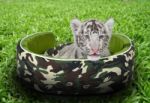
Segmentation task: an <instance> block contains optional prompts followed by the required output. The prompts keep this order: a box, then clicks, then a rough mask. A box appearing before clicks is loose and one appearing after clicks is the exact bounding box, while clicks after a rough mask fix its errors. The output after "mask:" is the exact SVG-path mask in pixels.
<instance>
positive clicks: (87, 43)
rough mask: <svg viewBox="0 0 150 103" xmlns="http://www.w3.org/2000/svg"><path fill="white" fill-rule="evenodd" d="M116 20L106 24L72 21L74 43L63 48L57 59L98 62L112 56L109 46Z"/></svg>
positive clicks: (110, 20)
mask: <svg viewBox="0 0 150 103" xmlns="http://www.w3.org/2000/svg"><path fill="white" fill-rule="evenodd" d="M113 25H114V20H113V19H112V18H111V19H109V20H108V21H106V22H104V23H103V22H100V21H98V20H88V21H84V22H81V21H80V20H78V19H73V20H72V21H71V29H72V31H73V35H74V43H72V44H70V45H67V46H65V47H64V48H62V49H61V50H60V51H59V52H58V54H57V55H55V57H57V58H67V59H90V60H98V59H99V58H100V57H106V56H109V55H110V52H109V49H108V46H109V41H110V39H111V35H112V28H113Z"/></svg>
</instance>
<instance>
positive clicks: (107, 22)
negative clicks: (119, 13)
mask: <svg viewBox="0 0 150 103" xmlns="http://www.w3.org/2000/svg"><path fill="white" fill-rule="evenodd" d="M105 25H106V26H107V27H108V30H109V31H112V28H113V25H114V19H113V18H110V19H109V20H107V21H106V23H105Z"/></svg>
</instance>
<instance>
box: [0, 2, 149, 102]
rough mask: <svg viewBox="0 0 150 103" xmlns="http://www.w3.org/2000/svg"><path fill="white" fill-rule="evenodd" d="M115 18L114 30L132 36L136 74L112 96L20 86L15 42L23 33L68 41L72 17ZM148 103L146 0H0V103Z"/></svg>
mask: <svg viewBox="0 0 150 103" xmlns="http://www.w3.org/2000/svg"><path fill="white" fill-rule="evenodd" d="M76 17H77V18H79V19H81V20H87V19H90V18H94V19H98V20H102V21H106V20H107V19H108V18H110V17H113V18H114V19H115V27H114V29H113V32H114V33H123V34H126V35H128V36H129V37H130V38H132V39H133V41H134V43H135V47H136V59H135V76H134V77H135V78H134V81H133V83H132V84H131V86H130V87H129V88H127V89H125V90H122V91H120V92H117V93H114V94H112V95H99V96H53V95H43V94H40V93H38V92H35V91H31V90H29V89H27V88H25V87H24V86H23V85H21V84H20V83H19V82H18V79H17V78H16V61H15V59H16V58H15V55H16V44H17V42H18V40H19V39H20V38H22V37H24V36H25V35H27V34H32V33H35V32H42V31H51V32H53V33H54V34H55V35H56V37H57V40H59V41H60V42H69V41H72V33H71V30H70V21H71V20H72V19H73V18H76ZM58 102H59V103H60V102H63V103H70V102H71V103H77V102H79V103H84V102H86V103H97V102H98V103H150V0H0V103H58Z"/></svg>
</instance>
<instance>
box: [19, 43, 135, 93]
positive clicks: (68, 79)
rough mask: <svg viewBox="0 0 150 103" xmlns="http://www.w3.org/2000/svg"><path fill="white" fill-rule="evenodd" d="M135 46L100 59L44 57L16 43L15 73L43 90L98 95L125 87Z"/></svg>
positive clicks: (131, 66) (130, 78)
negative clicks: (68, 59)
mask: <svg viewBox="0 0 150 103" xmlns="http://www.w3.org/2000/svg"><path fill="white" fill-rule="evenodd" d="M134 55H135V53H134V46H133V44H132V45H131V48H130V49H129V50H128V51H126V52H125V53H122V54H120V55H114V56H110V57H108V58H103V59H100V60H99V61H88V60H79V61H61V60H54V59H47V58H44V57H40V56H38V55H36V54H33V53H30V52H28V51H24V49H22V48H21V47H20V42H19V43H18V46H17V74H18V76H19V77H20V78H21V79H22V80H23V81H24V82H25V83H26V84H27V85H30V87H32V88H34V89H35V90H37V91H39V92H43V93H51V94H67V95H82V94H83V95H84V94H86V95H87V94H100V93H108V92H113V91H116V90H118V89H119V88H121V87H123V86H126V85H127V84H128V83H129V82H130V81H131V80H132V76H133V72H134Z"/></svg>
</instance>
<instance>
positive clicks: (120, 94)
mask: <svg viewBox="0 0 150 103" xmlns="http://www.w3.org/2000/svg"><path fill="white" fill-rule="evenodd" d="M11 79H12V83H10V84H11V85H12V86H13V87H12V88H14V92H13V94H12V95H14V96H15V97H16V98H20V97H21V98H23V99H25V100H26V101H27V102H35V101H37V102H42V103H43V102H48V101H49V102H50V101H51V102H53V103H57V102H64V103H67V102H71V103H76V102H86V103H91V102H92V103H94V102H96V103H97V102H100V103H108V102H114V103H120V102H121V101H124V99H126V98H128V97H129V96H131V95H132V92H133V86H132V83H131V84H130V85H129V86H128V87H126V88H123V89H122V90H119V91H116V92H114V93H111V94H99V95H71V96H70V95H52V94H43V93H40V92H37V91H35V90H33V89H31V88H29V87H26V86H25V85H24V83H22V81H21V80H20V79H19V78H18V77H17V74H16V66H14V68H13V70H12V72H11Z"/></svg>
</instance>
